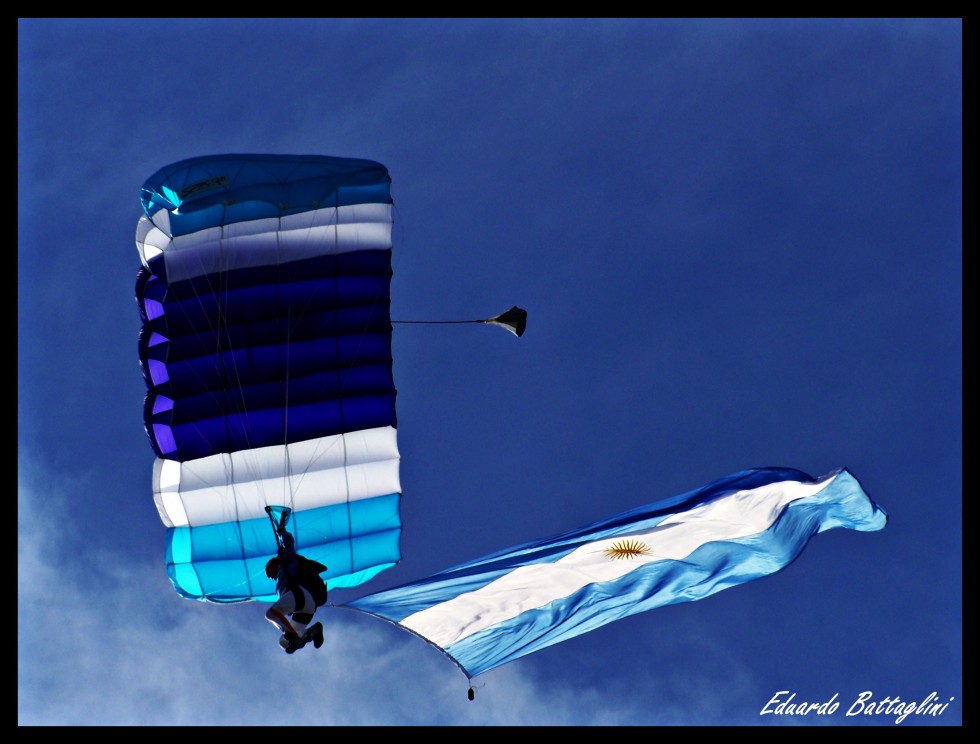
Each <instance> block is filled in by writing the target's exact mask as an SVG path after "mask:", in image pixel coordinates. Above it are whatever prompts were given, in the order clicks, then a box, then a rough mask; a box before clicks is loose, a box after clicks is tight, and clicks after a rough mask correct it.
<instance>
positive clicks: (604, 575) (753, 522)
mask: <svg viewBox="0 0 980 744" xmlns="http://www.w3.org/2000/svg"><path fill="white" fill-rule="evenodd" d="M835 477H836V475H832V476H829V477H827V478H825V479H824V480H821V481H818V482H816V483H800V482H795V481H783V482H778V483H773V484H770V485H767V486H763V487H760V488H755V489H751V490H745V491H737V492H733V493H731V494H728V495H727V496H725V497H723V498H720V499H717V500H715V501H712V502H709V503H706V504H703V505H701V506H699V507H696V508H694V509H691V510H689V511H686V512H683V513H680V514H675V515H671V516H670V517H668V518H666V519H664V520H663V521H662V522H660V524H658V525H657V526H656V527H654V528H653V529H651V530H645V531H643V532H634V533H624V534H622V535H617V536H616V537H612V538H605V539H601V540H596V541H594V542H591V543H589V544H587V545H584V546H582V547H580V548H577V549H576V550H574V551H572V552H571V553H569V554H568V555H567V556H564V557H563V558H561V559H560V560H558V561H557V562H555V563H539V564H534V565H529V566H521V567H519V568H517V569H515V570H514V571H512V572H510V573H508V574H506V575H504V576H501V577H500V578H499V579H497V580H496V581H493V582H490V583H489V584H487V585H486V586H484V587H482V588H480V589H478V590H476V591H474V592H468V593H465V594H462V595H460V596H458V597H455V598H454V599H450V600H447V601H446V602H443V603H440V604H437V605H435V606H433V607H430V608H428V609H426V610H422V611H421V612H417V613H415V614H413V615H410V616H408V617H406V618H405V619H403V620H402V621H401V623H400V624H401V625H403V626H405V627H406V628H409V629H411V630H413V631H415V632H416V633H418V634H419V635H421V636H423V637H425V638H427V639H429V640H430V641H432V642H433V643H435V644H436V645H438V646H442V647H446V646H449V645H450V644H452V643H455V642H458V641H460V640H462V639H464V638H466V637H468V636H471V635H473V634H474V633H477V632H479V631H481V630H484V629H485V628H489V627H492V626H494V625H497V624H498V623H501V622H504V621H506V620H509V619H511V618H513V617H516V616H518V615H520V614H521V613H523V612H527V611H528V610H533V609H536V608H538V607H542V606H544V605H546V604H548V603H549V602H553V601H555V600H557V599H561V598H562V597H567V596H568V595H570V594H572V593H573V592H575V591H578V590H579V589H581V588H582V587H584V586H587V585H588V584H591V583H596V582H603V581H611V580H613V579H617V578H620V577H622V576H624V575H625V574H627V573H630V572H631V571H634V570H636V569H637V568H638V567H640V566H642V565H646V564H648V563H652V562H654V561H661V560H679V559H682V558H684V557H686V556H688V555H690V554H691V553H692V552H693V551H694V550H696V549H697V548H699V547H700V546H702V545H704V544H706V543H708V542H713V541H720V540H735V539H738V538H742V537H748V536H750V535H754V534H758V533H760V532H763V531H764V530H766V529H768V528H769V527H770V526H771V525H772V524H773V523H774V522H775V520H776V518H777V517H778V516H779V514H780V513H781V511H782V510H783V508H784V507H785V506H786V505H787V504H789V503H790V502H792V501H795V500H798V499H803V498H807V497H808V496H813V495H814V494H817V493H819V492H820V491H822V490H823V489H824V488H825V487H826V485H827V484H828V483H830V482H831V481H832V480H833V479H834V478H835ZM626 539H631V540H638V541H640V542H642V544H643V547H644V548H645V549H646V551H648V552H649V554H640V555H636V556H633V557H630V558H627V559H613V558H610V557H608V556H607V555H606V554H605V553H604V551H605V550H606V549H607V548H611V547H613V545H614V544H616V543H620V542H621V541H623V540H626Z"/></svg>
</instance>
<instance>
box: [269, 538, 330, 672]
mask: <svg viewBox="0 0 980 744" xmlns="http://www.w3.org/2000/svg"><path fill="white" fill-rule="evenodd" d="M276 534H277V535H278V536H279V541H280V545H281V547H280V548H279V554H278V555H277V557H275V558H270V559H269V561H268V563H266V564H265V575H266V576H268V577H269V578H270V579H275V581H276V592H277V593H278V594H279V599H278V600H276V602H275V604H273V605H272V606H271V607H270V608H269V609H268V610H266V613H265V617H266V619H267V620H268V621H269V622H270V623H272V624H273V625H275V626H276V627H277V628H278V629H279V630H280V631H281V632H282V635H281V636H280V637H279V645H280V646H282V648H283V649H284V650H285V652H286V653H287V654H291V653H293V652H294V651H296V649H299V648H303V646H305V645H306V644H307V643H308V642H309V641H313V646H314V648H320V646H322V645H323V624H322V623H319V622H317V623H315V624H314V625H309V623H310V621H311V620H312V619H313V615H314V614H315V613H316V609H317V603H316V601H315V600H314V599H313V596H312V595H311V594H310V590H309V589H307V588H306V587H304V586H303V585H302V584H301V583H300V556H299V554H298V553H297V552H296V547H295V542H294V540H293V536H292V535H291V534H290V533H289V532H288V531H287V530H286V525H285V520H283V521H282V522H281V523H280V524H279V526H278V527H277V528H276ZM315 565H317V566H320V567H321V568H322V569H323V570H325V569H326V566H323V565H322V564H315ZM287 615H288V616H289V618H287ZM290 618H291V620H290Z"/></svg>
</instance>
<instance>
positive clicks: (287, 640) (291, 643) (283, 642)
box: [279, 632, 306, 654]
mask: <svg viewBox="0 0 980 744" xmlns="http://www.w3.org/2000/svg"><path fill="white" fill-rule="evenodd" d="M279 645H280V646H282V648H283V650H284V651H285V652H286V653H287V654H291V653H293V652H294V651H296V649H298V648H303V646H305V645H306V640H305V639H304V638H300V637H299V636H298V635H296V634H295V633H292V632H289V633H283V634H282V636H280V638H279Z"/></svg>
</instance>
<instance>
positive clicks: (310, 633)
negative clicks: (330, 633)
mask: <svg viewBox="0 0 980 744" xmlns="http://www.w3.org/2000/svg"><path fill="white" fill-rule="evenodd" d="M304 638H305V641H306V642H307V643H308V642H309V641H313V648H320V646H322V645H323V623H315V624H313V625H311V626H310V627H309V628H308V629H307V631H306V635H305V636H304Z"/></svg>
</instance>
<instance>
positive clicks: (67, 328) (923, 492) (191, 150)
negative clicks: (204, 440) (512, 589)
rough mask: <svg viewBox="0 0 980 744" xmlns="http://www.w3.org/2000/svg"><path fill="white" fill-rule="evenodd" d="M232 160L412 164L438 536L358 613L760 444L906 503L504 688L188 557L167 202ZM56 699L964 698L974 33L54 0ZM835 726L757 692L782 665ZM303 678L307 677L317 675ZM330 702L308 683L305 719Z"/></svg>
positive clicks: (45, 600)
mask: <svg viewBox="0 0 980 744" xmlns="http://www.w3.org/2000/svg"><path fill="white" fill-rule="evenodd" d="M231 152H256V153H260V152H269V153H290V154H323V155H336V156H344V157H358V158H368V159H372V160H378V161H380V162H382V163H384V164H385V165H386V166H387V167H388V169H389V171H390V173H391V176H392V193H393V196H394V202H395V230H394V246H395V247H394V257H393V264H394V278H393V282H392V309H391V311H392V317H393V318H395V319H469V318H479V317H486V316H489V315H492V314H495V313H497V312H500V311H502V310H504V309H506V308H508V307H510V306H511V305H513V304H518V305H521V306H522V307H525V308H526V309H527V310H528V316H529V320H528V330H527V332H526V334H525V335H524V336H523V337H522V338H520V339H517V338H515V337H513V336H512V335H510V334H508V333H506V332H505V331H502V330H500V329H497V328H493V327H489V326H487V327H485V326H474V325H461V326H396V327H395V333H394V341H393V347H394V357H395V364H394V375H395V382H396V384H397V385H398V390H399V393H398V416H399V447H400V450H401V455H402V466H401V480H402V487H403V491H404V497H403V511H402V516H403V519H404V522H405V527H404V532H403V540H402V551H403V560H402V562H401V563H400V564H399V565H398V566H396V567H395V568H393V569H391V570H389V571H387V572H385V573H384V574H382V575H380V576H378V577H377V578H376V579H375V580H374V581H372V582H370V583H369V584H367V585H365V586H364V587H361V588H360V589H362V590H363V591H360V590H346V591H342V592H341V591H338V592H337V594H338V595H340V594H343V596H337V597H334V596H333V595H331V598H332V600H333V601H346V600H349V599H353V598H354V597H356V596H360V595H361V594H366V593H369V592H372V591H376V590H379V589H383V588H387V587H391V586H395V585H397V584H401V583H405V582H407V581H411V580H414V579H417V578H421V577H423V576H427V575H429V574H431V573H433V572H435V571H438V570H441V569H444V568H448V567H450V566H453V565H456V564H457V563H461V562H463V561H466V560H469V559H472V558H476V557H478V556H481V555H483V554H485V553H489V552H492V551H496V550H498V549H502V548H505V547H509V546H512V545H516V544H519V543H522V542H526V541H528V540H532V539H536V538H540V537H545V536H548V535H551V534H554V533H557V532H561V531H564V530H566V529H571V528H574V527H578V526H581V525H584V524H587V523H589V522H592V521H595V520H598V519H601V518H603V517H607V516H611V515H613V514H616V513H618V512H621V511H625V510H627V509H630V508H633V507H635V506H638V505H641V504H645V503H648V502H651V501H655V500H658V499H660V498H665V497H669V496H673V495H676V494H678V493H681V492H683V491H687V490H689V489H692V488H696V487H698V486H701V485H704V484H706V483H708V482H709V481H712V480H714V479H716V478H719V477H721V476H724V475H727V474H728V473H731V472H734V471H736V470H741V469H744V468H750V467H765V466H784V467H792V468H798V469H800V470H803V471H806V472H808V473H810V474H812V475H815V476H819V475H823V474H825V473H828V472H830V471H832V470H834V469H836V468H838V467H847V468H848V469H849V470H850V471H851V472H852V473H853V474H854V475H855V476H856V477H857V478H858V479H859V480H860V481H861V483H862V485H863V486H864V487H865V490H866V491H867V492H868V493H869V495H870V496H871V497H872V498H873V499H874V500H875V501H876V502H877V503H878V504H879V505H880V506H881V507H882V508H883V509H884V510H885V511H886V512H887V513H888V515H889V524H888V526H887V527H886V528H885V529H884V530H882V531H880V532H875V533H855V532H851V531H848V530H832V531H830V532H827V533H824V534H821V535H819V536H817V537H816V538H814V540H813V541H812V542H811V544H810V545H809V547H808V548H807V549H806V550H805V551H804V552H803V554H802V555H801V556H800V558H799V559H798V560H797V561H795V562H794V563H793V564H791V565H790V566H789V567H788V568H786V569H785V570H784V571H782V572H780V573H778V574H776V575H773V576H770V577H767V578H765V579H762V580H759V581H756V582H753V583H750V584H746V585H743V586H739V587H735V588H733V589H730V590H728V591H724V592H721V593H719V594H717V595H714V596H712V597H709V598H707V599H705V600H702V601H700V602H694V603H687V604H681V605H675V606H671V607H666V608H663V609H659V610H655V611H652V612H648V613H644V614H641V615H638V616H635V617H631V618H627V619H625V620H622V621H618V622H616V623H612V624H610V625H607V626H605V627H603V628H601V629H599V630H596V631H594V632H592V633H588V634H586V635H583V636H580V637H578V638H576V639H573V640H570V641H567V642H564V643H560V644H557V645H555V646H552V647H550V648H548V649H546V650H544V651H541V652H538V653H536V654H532V655H530V656H527V657H524V658H523V659H520V660H518V661H515V662H512V663H510V664H506V665H504V666H502V667H500V668H498V669H495V670H492V671H491V672H489V673H487V674H485V675H481V676H480V677H477V678H476V679H475V680H474V684H475V687H476V699H475V700H473V701H469V700H467V697H466V688H467V682H466V679H465V677H464V676H463V675H462V674H460V672H459V671H458V670H457V668H456V667H455V666H454V665H453V664H452V663H451V662H450V661H449V660H448V659H446V658H445V657H444V656H442V655H441V654H440V653H439V652H438V651H436V650H435V649H433V648H432V647H430V646H428V645H427V644H426V643H424V642H423V641H422V640H420V639H418V638H416V637H415V636H412V635H411V634H410V633H408V632H406V631H403V630H400V629H398V628H396V627H393V626H391V625H388V624H387V623H384V622H382V621H380V620H377V619H375V618H371V617H367V616H363V615H360V614H359V613H355V612H350V611H345V610H342V609H337V608H326V609H325V610H323V611H321V618H322V620H323V621H324V625H325V628H326V642H325V644H324V647H323V648H321V649H319V650H316V651H314V650H313V649H312V648H310V649H307V650H304V651H303V652H302V653H297V654H296V655H294V656H287V655H285V654H283V653H282V651H281V650H280V649H279V647H278V645H277V643H276V640H277V634H276V631H275V630H274V629H273V628H272V626H271V625H269V624H268V623H267V622H266V621H265V620H264V618H263V612H264V610H265V607H266V605H260V604H255V603H246V604H241V605H234V606H219V605H213V604H206V603H200V602H191V601H187V600H184V599H181V598H180V597H179V596H178V595H177V594H176V593H175V592H174V591H173V589H172V587H171V585H170V583H169V580H168V579H167V576H166V572H165V569H164V559H163V544H164V543H163V539H164V528H163V526H162V524H161V523H160V520H159V518H158V516H157V512H156V509H155V507H154V505H153V499H152V494H151V480H150V479H151V468H152V462H153V455H152V452H151V450H150V447H149V444H148V442H147V440H146V437H145V434H144V431H143V422H142V401H143V395H144V392H145V388H144V385H143V380H142V377H141V375H140V372H139V366H138V360H137V336H138V333H139V327H140V322H139V317H138V314H137V310H136V305H135V302H134V284H135V277H136V271H137V269H138V267H139V258H138V255H137V252H136V248H135V242H134V236H135V229H136V222H137V220H138V218H139V216H140V203H139V188H140V186H141V184H142V183H143V181H144V179H146V178H147V177H148V176H150V175H151V174H153V173H154V172H155V171H156V170H157V169H159V168H160V167H162V166H164V165H167V164H169V163H172V162H174V161H177V160H181V159H184V158H187V157H193V156H197V155H208V154H220V153H231ZM18 220H19V225H18V348H17V352H18V441H17V445H18V446H17V449H18V463H17V464H18V501H17V504H18V564H19V576H18V592H19V601H18V722H19V723H20V724H21V725H30V726H35V725H109V726H117V725H133V724H145V725H160V726H168V725H173V726H185V725H274V724H279V723H282V722H283V720H284V718H283V716H284V713H283V709H284V706H285V705H287V704H288V707H289V713H288V718H289V720H290V722H291V723H293V724H297V723H298V724H309V725H332V726H340V725H352V726H392V725H493V726H512V725H513V726H522V725H536V726H542V725H554V726H571V725H591V726H602V725H610V726H612V725H738V726H743V725H744V726H757V725H763V726H788V725H838V726H851V725H870V726H892V727H894V726H895V725H896V724H895V716H894V715H885V714H879V715H857V716H847V715H845V711H846V710H847V709H849V708H850V707H851V704H852V703H853V702H854V701H855V700H857V699H858V697H859V696H860V695H861V694H862V693H863V692H865V691H870V692H871V694H872V697H871V699H872V700H873V701H876V702H878V701H882V700H884V699H885V698H886V697H890V698H892V699H895V698H896V697H897V698H900V699H901V700H902V701H903V702H918V701H923V700H925V699H926V698H928V696H929V695H930V694H931V693H936V699H938V700H939V701H941V702H944V703H945V702H949V703H950V704H949V705H948V707H947V708H946V709H945V710H944V712H943V713H942V714H941V715H938V716H921V715H920V716H914V715H913V716H909V718H907V719H905V721H904V722H903V723H902V724H900V725H902V726H919V725H939V726H951V725H953V726H955V725H960V724H961V723H962V720H963V708H962V619H963V604H962V467H963V461H962V22H961V20H960V19H866V20H825V19H822V20H807V19H797V20H738V19H735V20H721V19H693V20H683V19H621V20H604V19H589V20H576V19H563V20H559V19H534V20H516V19H515V20H507V19H489V20H480V19H473V20H470V19H456V20H445V19H401V20H395V19H310V20H276V19H271V20H270V19H253V20H249V19H232V20H229V19H189V20H182V19H23V18H22V19H20V20H19V22H18ZM783 690H785V691H789V692H791V693H795V694H796V701H798V702H799V701H808V702H824V701H828V700H830V699H832V696H834V695H836V696H837V697H836V700H837V701H838V702H839V703H840V708H839V709H838V710H837V712H836V713H835V714H833V715H826V716H816V715H809V716H806V717H787V716H775V715H760V711H761V710H762V709H763V708H764V707H765V706H766V703H767V702H768V701H769V700H770V699H771V697H772V696H773V695H774V694H776V693H777V692H780V691H783ZM290 698H292V699H290ZM297 699H304V700H306V701H308V702H307V703H306V704H302V705H297V704H296V701H297Z"/></svg>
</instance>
